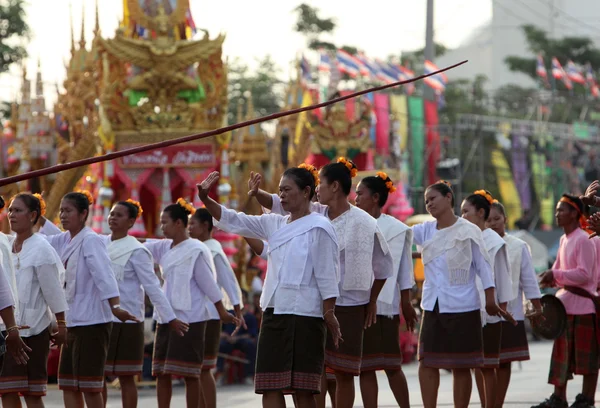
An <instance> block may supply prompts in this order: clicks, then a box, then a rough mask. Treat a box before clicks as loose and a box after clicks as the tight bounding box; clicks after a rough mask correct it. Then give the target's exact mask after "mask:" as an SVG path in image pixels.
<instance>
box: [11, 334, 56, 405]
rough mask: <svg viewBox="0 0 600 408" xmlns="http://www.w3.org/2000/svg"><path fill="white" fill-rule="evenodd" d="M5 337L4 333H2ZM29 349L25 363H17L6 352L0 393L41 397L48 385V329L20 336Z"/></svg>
mask: <svg viewBox="0 0 600 408" xmlns="http://www.w3.org/2000/svg"><path fill="white" fill-rule="evenodd" d="M2 334H3V335H4V336H5V337H6V333H5V332H4V333H2ZM22 339H23V341H24V342H25V344H27V346H28V347H29V348H30V349H31V352H29V353H28V354H29V361H27V364H25V365H21V364H17V362H16V361H15V359H14V358H13V357H12V354H10V353H6V354H5V355H4V356H3V357H4V367H3V368H2V374H1V375H0V395H2V394H10V393H19V394H21V395H23V396H33V397H43V396H45V395H46V388H47V385H48V369H47V367H48V354H49V352H50V330H48V329H46V330H44V331H42V332H41V333H40V334H36V335H35V336H31V337H22Z"/></svg>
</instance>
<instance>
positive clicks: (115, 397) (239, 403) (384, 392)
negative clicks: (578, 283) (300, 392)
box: [45, 342, 600, 408]
mask: <svg viewBox="0 0 600 408" xmlns="http://www.w3.org/2000/svg"><path fill="white" fill-rule="evenodd" d="M530 351H531V355H532V359H531V360H530V361H527V362H525V363H523V364H522V366H521V368H520V369H519V366H518V365H515V367H513V378H512V382H511V387H510V389H509V391H508V397H507V403H506V404H505V406H506V407H511V408H512V407H530V406H531V405H533V404H537V403H538V402H540V401H541V400H543V399H544V398H546V397H548V396H549V395H550V393H551V392H552V388H551V387H550V386H549V385H548V384H546V379H547V375H548V364H549V358H550V353H551V351H552V344H551V343H548V342H540V343H532V344H531V346H530ZM404 371H405V373H406V377H407V380H408V386H409V390H410V392H411V402H412V406H413V407H422V406H423V405H422V402H421V394H420V390H419V382H418V378H417V366H416V364H410V365H407V366H405V367H404ZM356 384H357V390H358V382H357V383H356ZM473 388H474V389H473V394H472V397H471V406H472V407H479V401H478V396H477V391H476V389H475V387H473ZM580 390H581V377H576V379H575V380H573V381H572V382H571V384H570V388H569V393H568V395H569V402H572V401H573V400H574V399H575V395H577V394H578V393H579V392H580ZM356 395H357V400H356V403H355V406H356V407H362V401H361V400H360V392H357V394H356ZM597 395H598V396H597V398H596V400H600V394H597ZM438 401H439V406H442V407H443V406H446V407H451V406H452V405H453V404H452V376H451V374H449V373H446V372H443V373H442V375H441V379H440V392H439V399H438ZM45 402H46V407H48V408H58V407H62V406H63V405H62V396H61V394H60V392H59V391H57V390H51V391H49V394H48V397H47V398H46V401H45ZM120 406H121V400H120V396H119V394H118V391H115V390H110V392H109V401H108V408H117V407H120ZM139 406H141V407H144V408H154V407H156V406H157V405H156V397H155V390H154V389H142V390H140V404H139ZM172 406H173V407H174V408H177V407H185V397H184V389H183V387H177V388H176V389H175V390H174V393H173V404H172ZM218 406H219V407H227V408H256V407H260V406H261V399H260V396H258V395H256V394H254V392H253V388H252V387H251V386H224V387H220V388H219V389H218ZM288 406H290V407H292V406H293V404H292V402H291V399H290V400H289V402H288ZM328 406H329V405H328ZM379 407H381V408H387V407H397V404H396V402H395V400H394V397H393V395H392V392H391V390H390V389H389V386H388V384H387V380H386V378H385V374H380V375H379Z"/></svg>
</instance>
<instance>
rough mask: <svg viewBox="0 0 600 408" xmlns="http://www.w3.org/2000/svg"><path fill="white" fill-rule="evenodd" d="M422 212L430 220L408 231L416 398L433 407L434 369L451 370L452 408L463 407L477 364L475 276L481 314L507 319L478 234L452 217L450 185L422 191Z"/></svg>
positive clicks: (479, 352)
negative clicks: (415, 275)
mask: <svg viewBox="0 0 600 408" xmlns="http://www.w3.org/2000/svg"><path fill="white" fill-rule="evenodd" d="M425 207H426V209H427V212H429V214H431V215H432V216H433V217H434V218H435V221H428V222H425V223H423V224H419V225H415V226H414V227H412V230H413V240H414V243H415V244H417V245H418V246H419V247H421V249H422V259H423V264H424V268H425V281H424V282H423V293H422V298H421V307H422V309H423V319H422V322H421V329H420V333H419V352H418V358H419V383H420V385H421V396H422V398H423V405H424V407H425V408H433V407H436V406H437V395H438V388H439V384H440V373H439V370H440V369H448V370H452V375H453V377H454V406H455V407H457V408H467V407H468V406H469V401H470V399H471V388H472V380H471V371H470V369H472V368H479V367H480V366H481V365H482V364H483V339H482V333H481V314H480V308H481V300H480V298H479V291H478V289H477V284H476V283H475V277H476V276H479V277H480V278H481V280H482V282H483V288H484V290H485V301H486V302H485V303H486V304H485V308H486V311H487V313H488V314H490V315H492V316H496V315H507V314H506V312H504V311H502V309H500V308H499V307H498V305H497V304H496V293H495V289H494V281H493V276H492V268H491V266H490V262H489V261H488V260H487V253H486V251H485V246H484V243H483V237H482V234H481V230H480V229H479V228H477V227H476V226H475V225H473V224H472V223H470V222H468V221H466V220H464V219H463V218H460V217H457V216H456V214H455V213H454V192H453V191H452V188H451V187H450V184H449V183H447V182H443V181H440V182H437V183H435V184H432V185H430V186H429V187H427V189H426V190H425Z"/></svg>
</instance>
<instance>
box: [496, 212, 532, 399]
mask: <svg viewBox="0 0 600 408" xmlns="http://www.w3.org/2000/svg"><path fill="white" fill-rule="evenodd" d="M486 226H487V227H488V228H490V229H492V230H494V231H496V233H498V235H500V236H501V237H502V238H504V240H505V241H506V247H507V250H508V259H509V264H510V272H511V277H512V290H513V296H514V299H513V300H511V301H510V302H509V303H508V312H509V313H510V314H512V315H513V317H514V318H515V320H516V321H517V325H516V326H515V325H513V324H510V323H509V322H505V321H503V322H502V339H501V341H500V367H498V369H497V370H496V380H497V390H496V406H497V407H501V406H502V405H504V399H505V397H506V392H507V391H508V385H509V383H510V375H511V363H512V362H513V361H525V360H529V345H528V343H527V332H526V331H525V314H524V312H523V296H525V298H526V299H528V300H530V301H531V303H532V305H533V310H532V311H530V313H529V314H528V315H527V317H529V318H530V319H537V318H539V316H541V315H542V303H541V302H540V299H541V297H542V294H541V293H540V286H539V284H538V280H537V276H536V274H535V269H534V267H533V260H532V259H531V251H530V249H529V245H527V243H526V242H525V241H522V240H520V239H519V238H517V237H514V236H512V235H509V234H507V233H506V211H505V210H504V206H503V205H502V203H500V202H498V201H494V203H493V204H492V209H491V211H490V217H489V218H488V219H487V221H486Z"/></svg>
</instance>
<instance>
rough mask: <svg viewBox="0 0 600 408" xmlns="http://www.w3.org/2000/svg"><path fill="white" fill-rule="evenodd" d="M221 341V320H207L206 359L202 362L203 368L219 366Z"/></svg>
mask: <svg viewBox="0 0 600 408" xmlns="http://www.w3.org/2000/svg"><path fill="white" fill-rule="evenodd" d="M220 342H221V320H209V321H207V322H206V332H205V333H204V361H203V362H202V370H212V369H213V368H215V367H216V366H217V355H218V354H219V343H220Z"/></svg>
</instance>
